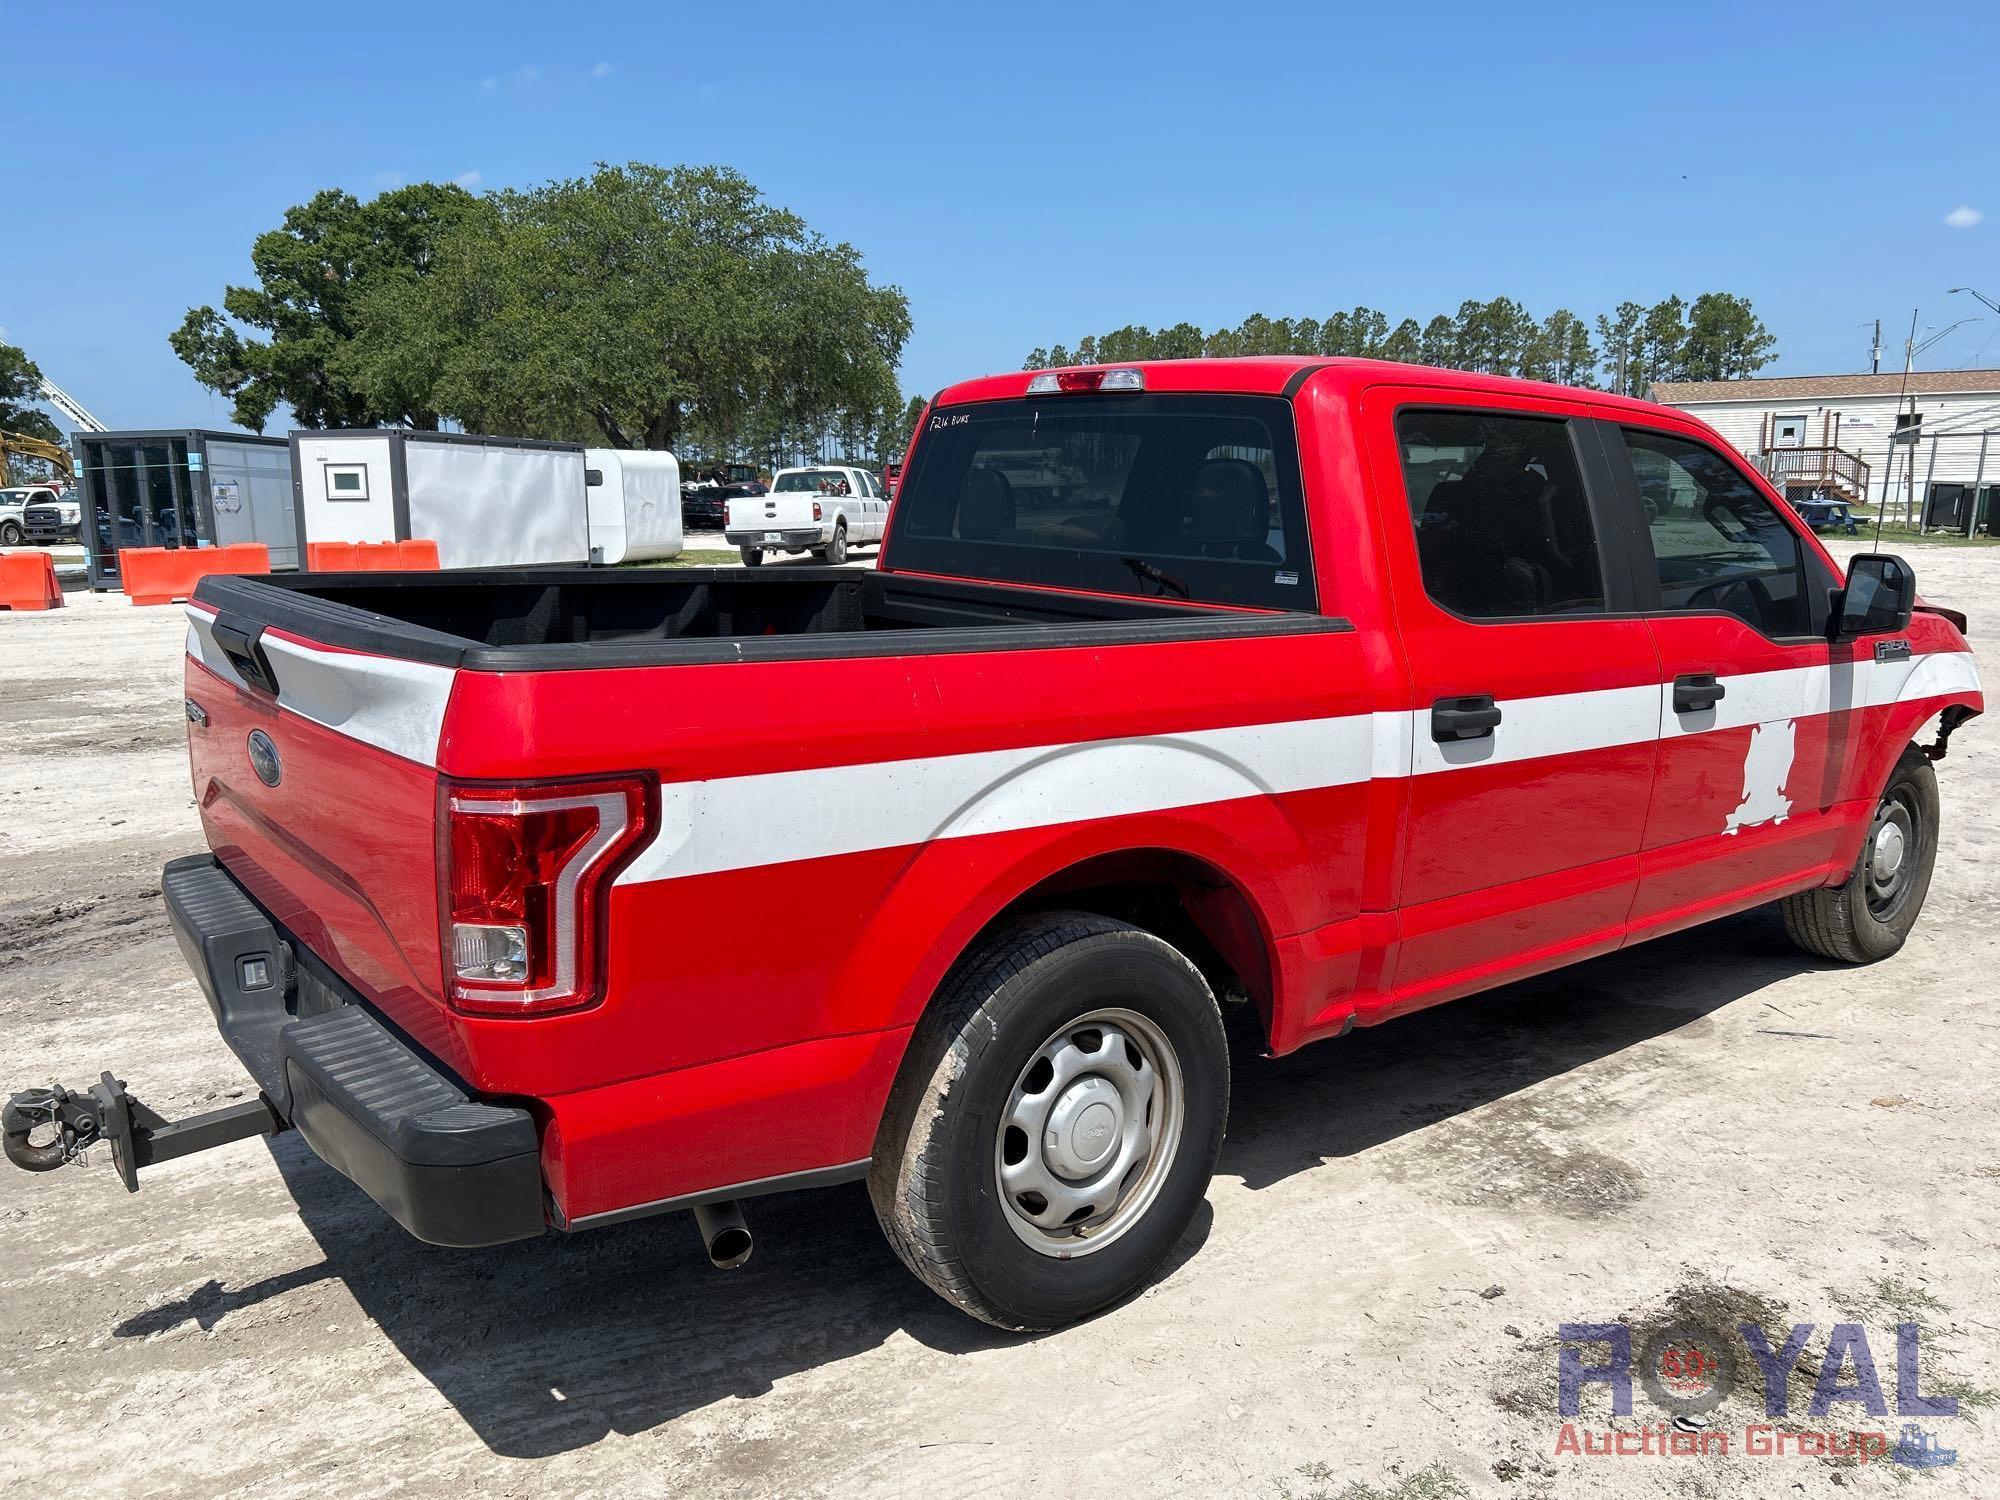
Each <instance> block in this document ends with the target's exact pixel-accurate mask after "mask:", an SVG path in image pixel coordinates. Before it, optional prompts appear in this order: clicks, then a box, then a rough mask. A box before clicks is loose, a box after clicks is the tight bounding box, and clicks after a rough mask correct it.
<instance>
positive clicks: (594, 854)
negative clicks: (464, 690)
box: [438, 776, 652, 1015]
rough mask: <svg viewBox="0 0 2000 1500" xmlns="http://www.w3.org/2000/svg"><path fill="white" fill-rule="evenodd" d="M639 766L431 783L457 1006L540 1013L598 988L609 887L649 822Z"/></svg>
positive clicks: (449, 979) (449, 981) (450, 980)
mask: <svg viewBox="0 0 2000 1500" xmlns="http://www.w3.org/2000/svg"><path fill="white" fill-rule="evenodd" d="M650 805H651V804H650V798H649V797H648V795H647V786H646V783H645V782H644V781H643V780H641V779H640V778H638V777H622V776H621V777H615V778H607V779H604V780H599V781H563V782H541V783H535V784H528V785H521V786H482V785H476V784H472V783H452V782H446V783H445V784H444V785H443V787H442V788H441V790H440V793H439V809H438V812H439V835H438V842H439V849H438V880H439V896H438V908H439V915H440V917H441V918H442V923H441V925H442V927H443V938H444V981H445V990H446V993H448V994H449V995H450V996H451V999H452V1003H453V1004H455V1005H457V1006H458V1007H459V1008H460V1009H461V1010H476V1011H484V1012H488V1013H491V1014H502V1015H523V1014H539V1013H541V1012H544V1011H551V1010H570V1009H574V1008H575V1007H577V1006H583V1005H590V1004H594V1003H595V1002H596V1001H598V1000H599V999H601V998H603V994H604V927H605V920H604V918H605V910H604V908H605V897H606V894H607V892H608V890H609V888H610V884H611V879H612V877H613V876H614V875H616V874H617V873H618V870H619V869H620V868H621V867H622V866H623V865H624V863H625V860H626V858H627V857H628V856H629V855H631V854H632V852H633V851H634V850H636V849H637V848H638V847H639V846H640V845H641V844H642V843H644V842H645V841H646V839H647V837H648V836H649V835H650V834H651V832H652V826H651V818H650V816H649V811H648V810H649V807H650Z"/></svg>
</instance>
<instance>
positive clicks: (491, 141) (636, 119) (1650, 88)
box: [0, 0, 2000, 429]
mask: <svg viewBox="0 0 2000 1500" xmlns="http://www.w3.org/2000/svg"><path fill="white" fill-rule="evenodd" d="M85 12H87V13H88V14H89V15H90V16H91V18H92V19H91V20H90V22H89V23H88V24H85V23H84V22H83V21H82V20H80V19H79V17H80V16H81V15H83V14H84V13H85ZM85 12H79V11H77V10H75V9H71V8H65V7H62V6H57V5H48V4H43V5H34V6H25V5H23V6H16V7H12V8H11V13H10V15H9V18H8V23H7V27H8V35H9V41H10V44H11V45H10V51H12V52H13V54H14V61H15V64H16V66H15V68H14V70H13V71H14V75H15V77H14V81H15V84H16V88H15V90H14V93H13V97H14V99H15V100H16V102H17V103H26V104H33V103H42V102H45V103H47V104H48V105H49V106H50V107H49V109H48V111H47V113H46V114H44V115H39V116H37V115H34V114H23V113H22V112H20V111H18V110H17V111H16V112H14V116H13V120H12V121H11V124H10V128H9V129H8V130H7V131H6V132H5V134H4V136H0V203H4V204H5V205H6V206H7V208H8V210H9V213H8V232H7V233H6V234H4V235H3V236H0V328H4V329H5V330H6V337H7V339H8V340H9V341H10V342H14V343H19V344H23V345H25V346H26V347H27V349H28V351H29V353H30V354H31V355H33V356H34V357H35V358H36V359H38V360H39V361H40V362H41V363H42V365H43V366H44V368H45V370H46V371H47V372H48V374H49V375H50V376H51V378H53V379H54V380H56V381H57V382H58V383H59V384H61V385H63V386H65V387H67V388H68V389H69V390H70V391H71V392H72V393H73V394H75V395H76V396H77V397H79V398H80V399H81V400H82V401H83V402H84V404H85V405H86V406H88V407H90V408H92V409H93V410H94V412H95V413H96V414H97V415H98V416H99V417H100V418H101V419H103V420H104V421H106V422H107V423H109V424H110V425H112V426H114V427H122V426H132V427H141V426H171V425H179V424H183V423H189V424H200V425H218V426H219V425H226V422H227V417H228V410H229V407H228V403H227V402H226V401H224V400H222V399H220V398H218V397H213V396H211V395H210V394H208V393H207V392H205V391H203V390H201V389H200V388H199V387H198V386H196V385H195V383H194V382H193V380H192V379H191V378H190V377H189V376H188V374H187V372H186V370H185V368H184V367H183V366H182V365H181V364H180V363H179V361H177V360H176V359H175V358H174V356H173V354H172V352H171V351H170V350H169V349H168V347H167V343H166V338H167V334H168V332H169V331H170V330H171V329H172V328H173V327H174V326H176V324H177V323H178V322H179V320H180V318H181V316H182V314H183V313H184V312H185V310H186V309H187V308H188V307H189V306H191V305H194V304H198V303H203V302H219V301H220V300H221V293H222V289H223V287H224V285H225V284H226V283H228V282H230V281H232V280H237V281H240V280H243V279H245V278H246V277H247V275H248V271H249V263H248V250H249V245H250V241H251V239H252V237H253V236H254V235H255V234H256V233H257V232H258V231H260V230H263V229H266V228H269V227H272V226H274V225H276V224H277V223H278V221H279V219H280V217H281V215H282V214H283V212H284V210H285V208H286V207H287V206H288V205H290V204H293V203H296V202H300V201H302V200H303V199H305V198H307V197H308V196H310V195H311V194H312V193H313V192H314V191H316V190H317V189H320V188H322V187H328V186H342V187H346V188H348V189H349V190H351V191H353V192H355V193H357V194H360V195H362V196H368V195H371V194H372V193H374V192H377V191H379V190H381V189H382V188H383V187H386V186H390V185H393V184H395V183H398V182H407V181H415V180H418V179H423V178H431V179H437V180H447V179H453V178H458V179H460V180H463V181H466V182H468V183H474V184H477V185H478V186H481V187H485V188H492V187H500V186H523V185H529V184H533V183H536V182H539V181H543V180H545V179H548V178H550V177H555V176H568V175H575V174H578V173H581V172H583V171H585V170H586V169H587V168H588V167H589V166H590V164H591V163H592V162H594V161H597V160H610V161H624V160H628V159H638V160H644V161H651V162H658V163H662V164H671V163H675V162H716V163H724V164H727V165H730V166H734V167H736V168H737V169H739V170H740V171H742V172H743V173H744V174H745V175H747V176H748V177H749V178H750V179H751V180H752V181H753V182H755V183H756V184H758V186H759V187H760V188H762V189H763V191H764V192H765V194H766V195H767V196H768V197H769V198H770V199H771V200H773V201H774V202H777V203H780V204H783V205H785V206H787V207H789V208H792V209H794V210H796V211H798V212H799V213H801V214H803V215H804V216H805V217H806V219H807V220H808V221H809V222H810V223H811V224H812V225H813V226H814V227H815V228H817V229H819V230H820V231H822V232H823V233H825V234H827V235H828V236H829V237H832V238H836V239H844V240H848V241H850V242H852V243H853V244H854V245H856V246H857V247H859V248H860V249H861V251H862V252H863V254H864V255H865V257H866V261H867V265H868V267H869V270H870V272H871V274H872V275H874V276H876V277H877V278H879V279H882V280H886V281H890V282H894V283H896V284H897V285H900V286H901V287H902V288H903V289H904V290H905V291H906V292H907V293H908V294H909V297H910V302H911V309H912V313H913V315H914V318H915V323H916V331H915V334H914V336H913V337H912V338H911V340H910V342H909V345H908V347H907V349H906V350H905V355H904V362H903V381H904V386H905V389H906V390H910V391H921V392H929V391H933V390H935V389H936V388H937V387H938V386H940V385H942V384H944V383H946V382H947V381H950V380H953V379H957V378H959V377H962V376H966V375H971V374H977V373H980V372H983V371H987V370H993V369H1008V368H1014V367H1016V366H1018V365H1019V363H1020V361H1021V358H1022V356H1023V355H1024V354H1025V353H1026V352H1027V351H1028V350H1029V349H1030V348H1032V347H1033V346H1035V345H1037V344H1047V343H1053V342H1056V341H1063V342H1073V341H1074V340H1075V339H1076V338H1077V337H1079V336H1080V335H1082V334H1085V333H1090V332H1099V331H1103V330H1105V329H1109V328H1114V327H1117V326H1119V325H1120V324H1123V323H1127V322H1139V323H1152V324H1160V323H1172V322H1175V321H1178V320H1180V319H1182V318H1186V319H1189V320H1191V321H1193V322H1196V323H1199V324H1201V325H1203V326H1212V325H1215V324H1219V323H1234V322H1236V321H1238V320H1240V319H1241V318H1243V317H1244V316H1246V315H1247V314H1250V313H1253V312H1264V313H1267V314H1269V315H1271V316H1273V317H1277V316H1294V317H1301V316H1314V317H1323V316H1325V315H1326V314H1327V313H1329V312H1332V311H1335V310H1337V309H1343V308H1348V307H1352V306H1353V305H1355V304H1356V303H1367V304H1369V305H1371V306H1375V307H1380V308H1382V309H1383V310H1384V311H1386V312H1387V313H1389V315H1390V316H1391V318H1396V317H1400V316H1403V315H1405V314H1410V315H1415V316H1418V317H1420V318H1421V317H1425V316H1428V315H1430V314H1431V313H1433V312H1437V311H1450V310H1451V309H1453V308H1455V307H1456V306H1457V305H1458V303H1459V302H1460V301H1461V300H1462V299H1464V298H1466V297H1491V296H1496V295H1501V294H1505V295H1510V296H1513V297H1516V298H1519V299H1520V300H1522V301H1523V302H1525V303H1526V304H1527V305H1528V306H1529V307H1530V308H1531V309H1532V310H1533V311H1535V312H1537V313H1538V314H1539V313H1546V312H1548V311H1549V310H1551V309H1552V308H1554V307H1556V306H1558V305H1566V306H1568V307H1570V308H1572V309H1574V310H1576V311H1578V312H1582V313H1585V314H1586V315H1593V314H1595V313H1597V312H1599V311H1601V310H1606V309H1608V308H1610V307H1611V306H1613V305H1614V304H1616V303H1617V302H1618V301H1619V300H1621V299H1623V298H1627V297H1630V298H1633V299H1635V300H1639V301H1646V302H1650V301H1652V300H1654V299H1656V298H1658V297H1661V296H1664V295H1666V294H1668V293H1670V292H1679V293H1680V294H1681V295H1683V296H1692V295H1693V294H1695V293H1697V292H1700V291H1704V290H1711V289H1714V290H1728V291H1734V292H1738V293H1741V294H1743V295H1746V296H1748V297H1750V298H1751V299H1752V301H1753V302H1754V303H1755V304H1756V307H1757V310H1758V311H1759V312H1760V313H1761V314H1762V316H1763V317H1764V319H1765V321H1766V322H1767V323H1768V324H1769V325H1770V326H1771V328H1772V330H1773V331H1774V332H1775V333H1776V334H1777V335H1778V340H1779V350H1780V353H1781V356H1782V358H1781V362H1780V364H1779V365H1777V366H1775V367H1774V368H1773V370H1772V371H1770V372H1768V373H1812V372H1818V371H1832V370H1859V369H1865V368H1866V363H1865V361H1866V357H1867V340H1868V332H1867V330H1866V329H1865V328H1864V327H1863V326H1861V325H1863V324H1864V323H1866V322H1868V321H1870V320H1872V319H1874V318H1876V317H1880V318H1881V319H1882V320H1883V323H1884V327H1885V343H1887V344H1888V345H1890V346H1891V349H1892V353H1891V355H1890V356H1889V360H1891V361H1893V360H1894V359H1895V358H1897V357H1898V356H1897V355H1896V354H1895V353H1894V352H1893V351H1894V350H1896V349H1898V348H1899V347H1900V340H1901V337H1902V334H1903V332H1904V331H1905V330H1906V329H1907V326H1908V319H1909V316H1910V311H1911V309H1912V308H1913V307H1917V308H1921V309H1922V316H1921V320H1920V321H1921V325H1922V326H1926V327H1931V328H1936V329H1942V328H1943V327H1945V325H1947V324H1949V323H1951V322H1953V321H1954V320H1955V319H1958V318H1961V317H1971V316H1975V315H1978V316H1980V317H1981V318H1982V319H1983V321H1982V322H1978V323H1972V324H1969V325H1968V326H1967V327H1965V328H1961V329H1959V330H1958V331H1957V332H1956V333H1953V334H1951V335H1950V336H1948V337H1947V338H1945V339H1944V340H1943V341H1942V342H1941V343H1939V344H1938V346H1937V347H1936V348H1935V349H1933V350H1932V351H1931V352H1930V353H1929V354H1928V355H1927V356H1925V357H1924V359H1923V360H1922V361H1921V364H1922V366H1923V367H1925V368H1955V367H1958V366H1960V365H1964V364H1967V363H1969V362H1974V361H1977V362H1978V363H1980V364H1984V365H1994V366H2000V314H1994V313H1992V312H1990V311H1988V310H1987V309H1985V308H1983V307H1980V306H1978V305H1977V304H1975V303H1974V302H1973V301H1972V300H1971V299H1970V298H1968V297H1964V296H1959V297H1947V296H1946V295H1945V289H1946V288H1947V287H1952V286H1958V285H1961V284H1966V283H1969V284H1971V285H1973V286H1975V287H1978V288H1980V289H1981V290H1982V291H1984V292H1986V293H1987V294H1988V295H1990V296H1993V297H1994V298H1995V299H1996V300H2000V255H1996V250H2000V238H1996V236H2000V152H1996V150H1995V146H1996V144H2000V115H1997V114H1996V111H1995V105H1994V99H1993V95H1992V89H1991V68H1990V59H1991V57H1992V56H1993V55H1994V49H1995V44H1996V43H2000V7H1995V6H1992V5H1990V4H1989V5H1965V6H1952V5H1934V6H1928V7H1923V8H1921V9H1919V10H1903V11H1898V10H1896V9H1894V8H1885V7H1882V6H1881V5H1879V4H1876V5H1869V6H1859V5H1856V6H1845V5H1837V4H1815V5H1784V4H1774V5H1769V6H1747V5H1742V4H1740V3H1736V4H1714V5H1711V4H1701V3H1697V4H1678V5H1676V4H1666V3H1662V4H1656V5H1651V6H1643V7H1639V6H1627V5H1618V4H1605V3H1602V0H1599V3H1596V4H1592V5H1588V6H1576V7H1537V6H1534V5H1519V4H1517V5H1512V6H1494V5H1491V4H1479V5H1470V6H1464V7H1455V6H1452V5H1448V4H1439V3H1435V0H1434V3H1430V4H1426V5H1409V4H1383V5H1369V6H1354V5H1345V4H1342V5H1311V6H1299V7H1296V8H1293V7H1284V6H1275V5H1264V6H1253V5H1244V4H1228V5H1222V4H1214V3H1210V4H1207V5H1185V4H1178V3H1158V0H1156V3H1152V4H1146V5H1138V4H1106V5H1095V4H1090V3H1088V0H1081V3H1079V0H1071V3H1068V4H1064V5H1050V6H1044V5H1038V4H1027V3H1019V4H1001V5H990V4H989V5H980V6H961V5H953V4H949V3H934V4H930V5H926V6H921V7H914V8H907V9H905V8H900V7H898V8H889V7H873V6H869V5H865V4H845V5H826V4H816V5H804V6H791V5H771V6H762V5H704V6H682V5H668V4H652V5H631V6H593V5H589V4H569V5H552V4H549V3H546V0H544V3H540V4H533V5H516V4H510V3H495V4H486V5H480V6H467V7H447V6H443V5H436V6H432V5H423V4H415V5H404V6H379V5H372V4H366V3H356V4H346V5H342V6H338V7H331V8H329V7H324V6H290V5H275V6H258V7H254V8H253V7H244V6H235V5H228V6H224V5H204V4H201V3H199V0H182V3H179V4H175V5H164V6H162V5H150V4H149V5H131V4H109V5H96V6H90V7H86V8H85ZM336 23H337V24H336ZM28 59H45V60H47V59H54V60H59V61H61V62H62V63H63V64H64V65H65V68H66V71H65V73H64V74H63V76H62V78H61V80H60V81H59V82H55V83H52V82H51V81H50V80H49V79H48V78H47V77H46V75H43V74H40V73H38V72H37V71H36V70H35V69H34V68H30V67H26V66H24V64H25V62H26V60H28ZM1948 220H1955V221H1956V224H1957V226H1958V227H1954V222H1948ZM1885 362H1887V361H1885ZM281 425H282V424H281V423H276V422H274V424H273V426H274V429H276V428H278V427H280V426H281Z"/></svg>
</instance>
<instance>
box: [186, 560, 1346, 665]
mask: <svg viewBox="0 0 2000 1500" xmlns="http://www.w3.org/2000/svg"><path fill="white" fill-rule="evenodd" d="M195 598H196V600H197V601H198V602H200V603H202V604H205V605H208V606H210V607H212V608H214V609H216V610H217V611H220V612H222V613H223V614H225V615H233V616H240V617H242V618H243V619H245V620H246V621H249V622H254V624H256V625H258V626H272V627H276V628H278V629H280V630H286V631H290V632H292V633H294V634H297V635H299V636H302V637H304V638H306V639H308V640H312V641H317V642H320V643H323V644H325V645H329V646H336V647H345V648H348V649H351V650H356V651H365V652H370V653H373V654H376V655H383V656H394V657H398V658H401V659H404V660H409V661H422V662H431V663H435V664H437V665H440V666H451V667H467V668H472V669H475V670H480V671H560V670H565V669H574V668H585V667H600V666H645V665H673V664H690V665H691V664H696V663H701V662H719V661H758V660H786V659H792V660H798V659H810V658H815V657H839V656H864V655H916V654H925V653H931V652H939V651H971V650H980V651H997V650H1007V649H1010V648H1014V649H1019V648H1030V647H1033V648H1046V647H1052V646H1064V645H1074V646H1088V645H1098V644H1103V645H1113V644H1134V643H1137V642H1140V641H1155V640H1158V641H1171V640H1190V639H1211V638H1216V637H1226V636H1234V635H1271V634H1290V633H1295V632H1304V631H1322V630H1328V629H1335V630H1338V629H1344V628H1346V626H1345V622H1342V621H1336V620H1329V619H1327V618H1325V617H1324V616H1319V615H1312V614H1305V613H1277V612H1272V611H1247V610H1243V609H1237V608H1231V607H1227V606H1219V605H1204V604H1188V603H1183V602H1181V601H1179V600H1173V599H1114V598H1106V597H1102V596H1089V595H1082V594H1071V593H1065V592H1063V591H1060V590H1053V589H1035V588H1026V587H1016V586H1012V585H1001V584H981V583H963V582H955V581H950V580H943V579H928V578H913V577H907V576H904V575H899V574H893V573H880V572H866V573H863V572H856V571H853V570H848V569H841V568H785V569H783V570H782V571H776V572H766V573H753V572H750V571H748V570H746V569H739V568H683V569H675V570H673V571H671V572H668V571H664V570H661V571H638V570H611V569H603V568H598V569H587V568H578V569H536V570H519V569H480V570H469V571H462V572H455V573H451V572H447V573H406V574H394V575H384V574H379V573H346V574H339V573H315V574H297V575H290V576H282V577H281V576H271V577H265V578H236V577H211V578H206V579H204V580H202V583H201V585H200V587H199V588H198V589H197V591H196V593H195Z"/></svg>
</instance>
